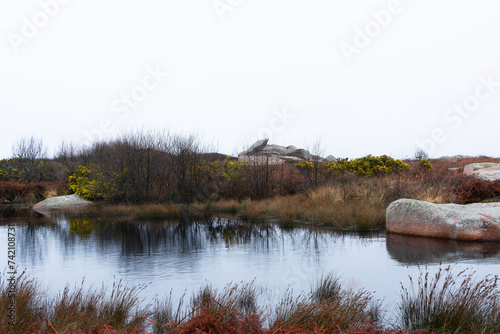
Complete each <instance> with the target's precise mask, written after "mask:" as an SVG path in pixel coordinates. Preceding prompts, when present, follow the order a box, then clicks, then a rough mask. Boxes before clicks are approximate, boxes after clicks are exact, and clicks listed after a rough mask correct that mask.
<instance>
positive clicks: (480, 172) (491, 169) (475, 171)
mask: <svg viewBox="0 0 500 334" xmlns="http://www.w3.org/2000/svg"><path fill="white" fill-rule="evenodd" d="M464 174H465V175H472V176H474V177H477V178H478V179H481V180H487V181H496V180H500V164H498V163H495V162H482V163H475V164H470V165H467V166H465V167H464Z"/></svg>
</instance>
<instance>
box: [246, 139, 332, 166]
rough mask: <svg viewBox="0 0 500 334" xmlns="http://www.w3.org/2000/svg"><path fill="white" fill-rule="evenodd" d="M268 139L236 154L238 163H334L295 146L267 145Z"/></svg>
mask: <svg viewBox="0 0 500 334" xmlns="http://www.w3.org/2000/svg"><path fill="white" fill-rule="evenodd" d="M268 142H269V139H268V138H265V139H262V140H259V141H257V142H256V143H254V144H253V145H252V146H250V148H249V149H248V150H246V151H243V152H241V153H240V154H238V160H239V161H245V162H247V163H249V164H250V165H263V164H281V163H283V162H285V161H292V162H294V163H297V162H301V161H304V160H306V161H311V160H312V159H318V160H319V161H321V162H334V161H336V159H335V157H334V156H331V155H330V156H328V157H327V158H326V159H323V158H321V157H317V156H313V155H311V153H310V152H309V151H308V150H304V149H297V148H296V147H295V146H293V145H291V146H286V147H285V146H280V145H269V144H268Z"/></svg>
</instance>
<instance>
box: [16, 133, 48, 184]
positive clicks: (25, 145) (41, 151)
mask: <svg viewBox="0 0 500 334" xmlns="http://www.w3.org/2000/svg"><path fill="white" fill-rule="evenodd" d="M12 158H13V165H14V167H15V168H16V169H17V171H18V173H19V174H18V175H19V178H20V179H22V180H23V181H24V182H26V183H27V184H28V183H30V182H36V181H40V180H41V179H42V178H43V174H44V170H43V167H44V166H43V164H42V163H41V160H42V159H46V158H47V147H46V146H45V145H44V144H43V140H42V139H36V138H34V137H33V136H32V137H30V138H23V139H21V140H20V141H19V142H18V143H17V144H15V145H14V146H12Z"/></svg>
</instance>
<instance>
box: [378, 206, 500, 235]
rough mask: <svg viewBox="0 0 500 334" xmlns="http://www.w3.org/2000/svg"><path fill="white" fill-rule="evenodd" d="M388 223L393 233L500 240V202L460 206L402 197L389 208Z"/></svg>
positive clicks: (388, 228)
mask: <svg viewBox="0 0 500 334" xmlns="http://www.w3.org/2000/svg"><path fill="white" fill-rule="evenodd" d="M386 224H387V232H390V233H397V234H405V235H414V236H421V237H431V238H444V239H452V240H470V241H500V203H475V204H467V205H459V204H434V203H429V202H424V201H417V200H412V199H399V200H397V201H394V202H392V203H391V204H390V205H389V207H388V208H387V217H386Z"/></svg>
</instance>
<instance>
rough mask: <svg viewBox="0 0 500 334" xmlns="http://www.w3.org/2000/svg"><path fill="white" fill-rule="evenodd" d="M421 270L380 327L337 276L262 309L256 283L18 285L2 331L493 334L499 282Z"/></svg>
mask: <svg viewBox="0 0 500 334" xmlns="http://www.w3.org/2000/svg"><path fill="white" fill-rule="evenodd" d="M429 275H430V274H429V273H428V272H423V271H422V272H421V273H420V276H419V277H418V278H417V281H416V282H413V280H412V278H411V277H410V284H411V286H410V288H407V287H405V285H404V284H402V288H401V301H400V303H399V305H398V306H399V307H398V311H397V312H396V314H395V317H396V321H397V324H395V325H392V326H391V327H387V326H385V327H384V326H383V325H382V323H381V319H382V318H383V316H384V314H383V313H382V311H381V310H383V309H384V307H383V305H381V304H380V303H379V302H375V300H374V298H373V295H372V294H371V293H369V292H367V291H366V290H364V289H358V288H353V287H352V286H349V285H346V284H345V283H344V282H342V280H340V279H339V278H338V277H337V276H335V275H332V274H328V275H325V276H323V277H321V278H320V279H319V280H318V281H317V282H316V283H315V284H313V286H312V287H311V291H309V292H303V293H301V294H299V295H298V296H297V295H296V294H294V293H293V292H292V291H290V290H289V291H287V292H285V293H284V295H283V297H282V299H281V301H279V302H278V304H277V305H259V303H258V300H259V294H260V293H261V291H262V289H261V288H260V287H258V286H257V285H256V284H255V283H254V282H250V283H246V284H245V283H240V284H229V285H228V286H226V287H225V288H224V289H222V290H218V289H216V288H213V287H211V286H210V285H206V286H204V287H202V288H200V290H199V291H198V292H197V293H194V294H193V295H192V296H191V297H190V300H189V301H186V296H185V295H184V296H182V297H181V298H180V300H175V301H174V299H173V297H172V294H170V296H167V297H165V298H162V299H159V298H158V297H157V298H156V300H154V301H151V302H148V301H145V300H142V299H141V298H140V294H141V292H142V291H143V289H145V288H146V287H145V286H139V287H127V286H125V285H123V284H122V283H121V282H116V283H115V284H114V285H113V287H112V288H111V289H110V291H108V292H106V291H105V290H104V288H103V289H93V288H87V287H86V286H85V284H84V283H82V285H81V286H75V287H74V288H70V287H66V288H65V289H64V290H63V291H62V292H61V293H59V294H58V295H56V296H55V297H47V296H46V294H45V290H44V288H43V285H41V283H40V282H38V281H37V280H36V279H32V278H29V277H27V276H26V275H25V274H23V275H21V276H20V277H19V279H18V281H17V282H16V294H17V297H16V303H17V304H16V308H17V309H16V311H17V316H18V318H17V319H18V321H17V323H16V325H15V327H12V326H10V325H8V319H7V317H6V313H5V312H2V314H0V333H145V332H150V333H151V332H154V333H472V334H474V333H485V334H487V333H498V332H499V330H500V328H499V323H500V318H499V315H500V290H499V289H498V277H497V276H487V277H485V278H483V279H481V280H479V281H478V280H476V277H475V274H474V273H473V272H469V271H465V272H461V273H459V274H457V275H453V274H452V273H451V268H450V267H447V268H444V269H443V268H441V269H439V271H438V272H437V273H436V274H435V276H434V277H430V276H429ZM0 277H1V279H0V308H1V309H3V310H5V309H7V307H8V306H9V302H10V298H9V297H8V289H9V288H8V281H6V280H5V277H4V276H0Z"/></svg>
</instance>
